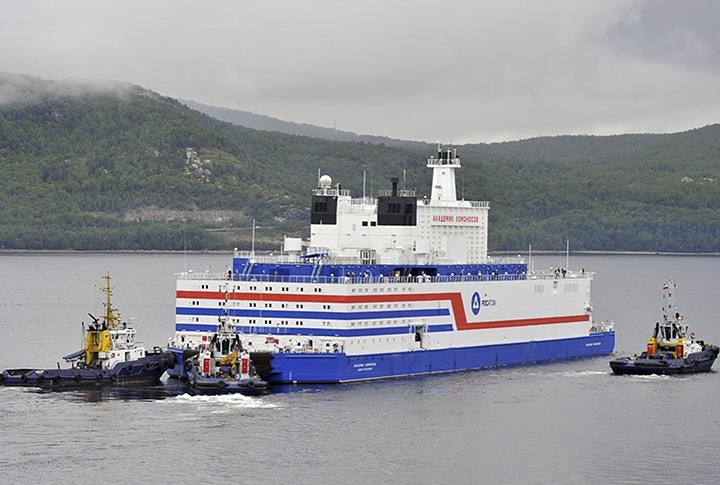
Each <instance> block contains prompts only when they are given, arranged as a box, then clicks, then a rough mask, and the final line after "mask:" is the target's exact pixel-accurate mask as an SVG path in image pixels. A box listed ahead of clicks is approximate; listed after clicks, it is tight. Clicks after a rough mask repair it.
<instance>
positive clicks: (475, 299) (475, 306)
mask: <svg viewBox="0 0 720 485" xmlns="http://www.w3.org/2000/svg"><path fill="white" fill-rule="evenodd" d="M481 306H482V299H481V298H480V294H479V293H478V292H477V291H476V292H475V293H473V296H472V298H471V299H470V308H472V312H473V315H477V314H478V313H480V307H481Z"/></svg>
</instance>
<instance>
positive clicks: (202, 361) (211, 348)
mask: <svg viewBox="0 0 720 485" xmlns="http://www.w3.org/2000/svg"><path fill="white" fill-rule="evenodd" d="M185 358H186V360H185V364H184V365H185V371H186V372H187V375H188V385H189V387H190V393H191V394H230V393H240V394H257V393H261V392H263V391H265V390H266V389H267V388H268V384H267V382H265V381H264V380H262V379H260V378H259V377H258V376H257V373H256V372H255V366H254V365H253V363H252V362H251V361H250V353H249V352H248V351H247V350H245V349H243V347H242V342H240V338H239V337H238V335H237V334H236V333H235V332H234V331H233V328H232V325H230V324H229V323H228V319H227V318H226V317H224V316H223V317H220V320H219V323H218V330H217V332H216V333H215V334H213V335H212V336H211V337H210V338H209V339H208V340H206V343H204V344H201V345H200V347H199V349H198V350H197V351H196V352H192V351H191V352H186V353H185Z"/></svg>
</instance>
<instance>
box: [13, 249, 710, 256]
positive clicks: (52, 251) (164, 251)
mask: <svg viewBox="0 0 720 485" xmlns="http://www.w3.org/2000/svg"><path fill="white" fill-rule="evenodd" d="M248 251H249V250H248ZM228 253H233V250H232V249H228V250H219V249H214V250H213V249H208V250H187V251H173V250H168V249H113V250H102V249H89V250H86V251H79V250H74V249H4V248H3V249H0V255H2V254H228ZM256 253H257V254H259V255H268V254H271V253H272V254H275V253H277V251H256ZM532 254H533V255H540V256H557V255H565V254H567V253H566V252H565V251H551V250H533V252H532ZM569 254H570V255H571V256H573V255H574V256H713V257H717V256H720V253H718V252H712V253H682V252H662V251H595V250H588V251H584V250H580V251H570V253H569ZM488 256H490V257H494V258H502V257H505V258H515V257H517V256H520V257H522V258H524V257H526V256H527V251H525V252H524V253H523V251H502V252H500V251H489V252H488Z"/></svg>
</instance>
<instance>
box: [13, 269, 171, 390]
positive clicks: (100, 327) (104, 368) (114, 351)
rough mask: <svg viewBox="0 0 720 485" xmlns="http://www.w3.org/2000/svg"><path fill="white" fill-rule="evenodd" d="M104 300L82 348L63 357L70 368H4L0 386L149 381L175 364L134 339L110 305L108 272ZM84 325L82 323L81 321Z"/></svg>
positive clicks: (130, 328) (168, 356) (132, 331)
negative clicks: (103, 313) (100, 311)
mask: <svg viewBox="0 0 720 485" xmlns="http://www.w3.org/2000/svg"><path fill="white" fill-rule="evenodd" d="M103 279H104V280H105V283H106V284H105V286H104V287H103V292H104V293H105V295H106V297H107V300H106V303H105V315H104V316H103V318H102V319H98V318H95V317H93V316H92V315H90V317H91V318H92V319H93V323H92V324H90V325H89V326H88V328H87V329H85V332H84V333H85V337H84V341H85V347H84V348H83V349H82V350H79V351H77V352H74V353H72V354H70V355H66V356H65V357H63V359H64V360H65V361H66V362H68V363H70V368H60V364H58V368H57V369H7V370H4V371H3V372H2V374H0V385H3V386H26V387H41V388H50V389H58V388H66V387H81V386H98V385H107V384H130V383H149V382H154V381H157V380H158V379H160V376H162V375H163V373H164V372H165V371H166V370H167V369H169V368H173V367H175V355H174V354H172V353H170V352H164V351H162V349H160V348H159V347H155V348H154V349H153V351H146V350H145V348H144V347H143V346H142V344H139V343H137V342H136V340H135V337H136V333H137V332H136V331H135V329H134V328H133V326H132V323H131V322H124V321H123V322H121V321H120V316H119V314H118V313H117V309H114V308H113V307H112V301H111V299H112V288H111V286H110V275H107V276H103ZM83 328H84V324H83Z"/></svg>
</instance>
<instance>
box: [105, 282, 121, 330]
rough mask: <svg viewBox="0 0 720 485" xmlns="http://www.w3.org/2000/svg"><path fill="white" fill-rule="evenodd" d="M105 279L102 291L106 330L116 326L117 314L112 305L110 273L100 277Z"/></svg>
mask: <svg viewBox="0 0 720 485" xmlns="http://www.w3.org/2000/svg"><path fill="white" fill-rule="evenodd" d="M102 278H103V279H104V280H105V286H104V287H103V289H102V291H103V292H104V293H105V297H106V302H105V322H106V324H107V328H108V330H114V329H116V328H117V326H118V318H119V315H118V314H116V313H115V312H117V310H116V309H114V308H113V307H112V286H110V273H108V274H107V275H105V276H103V277H102Z"/></svg>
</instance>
